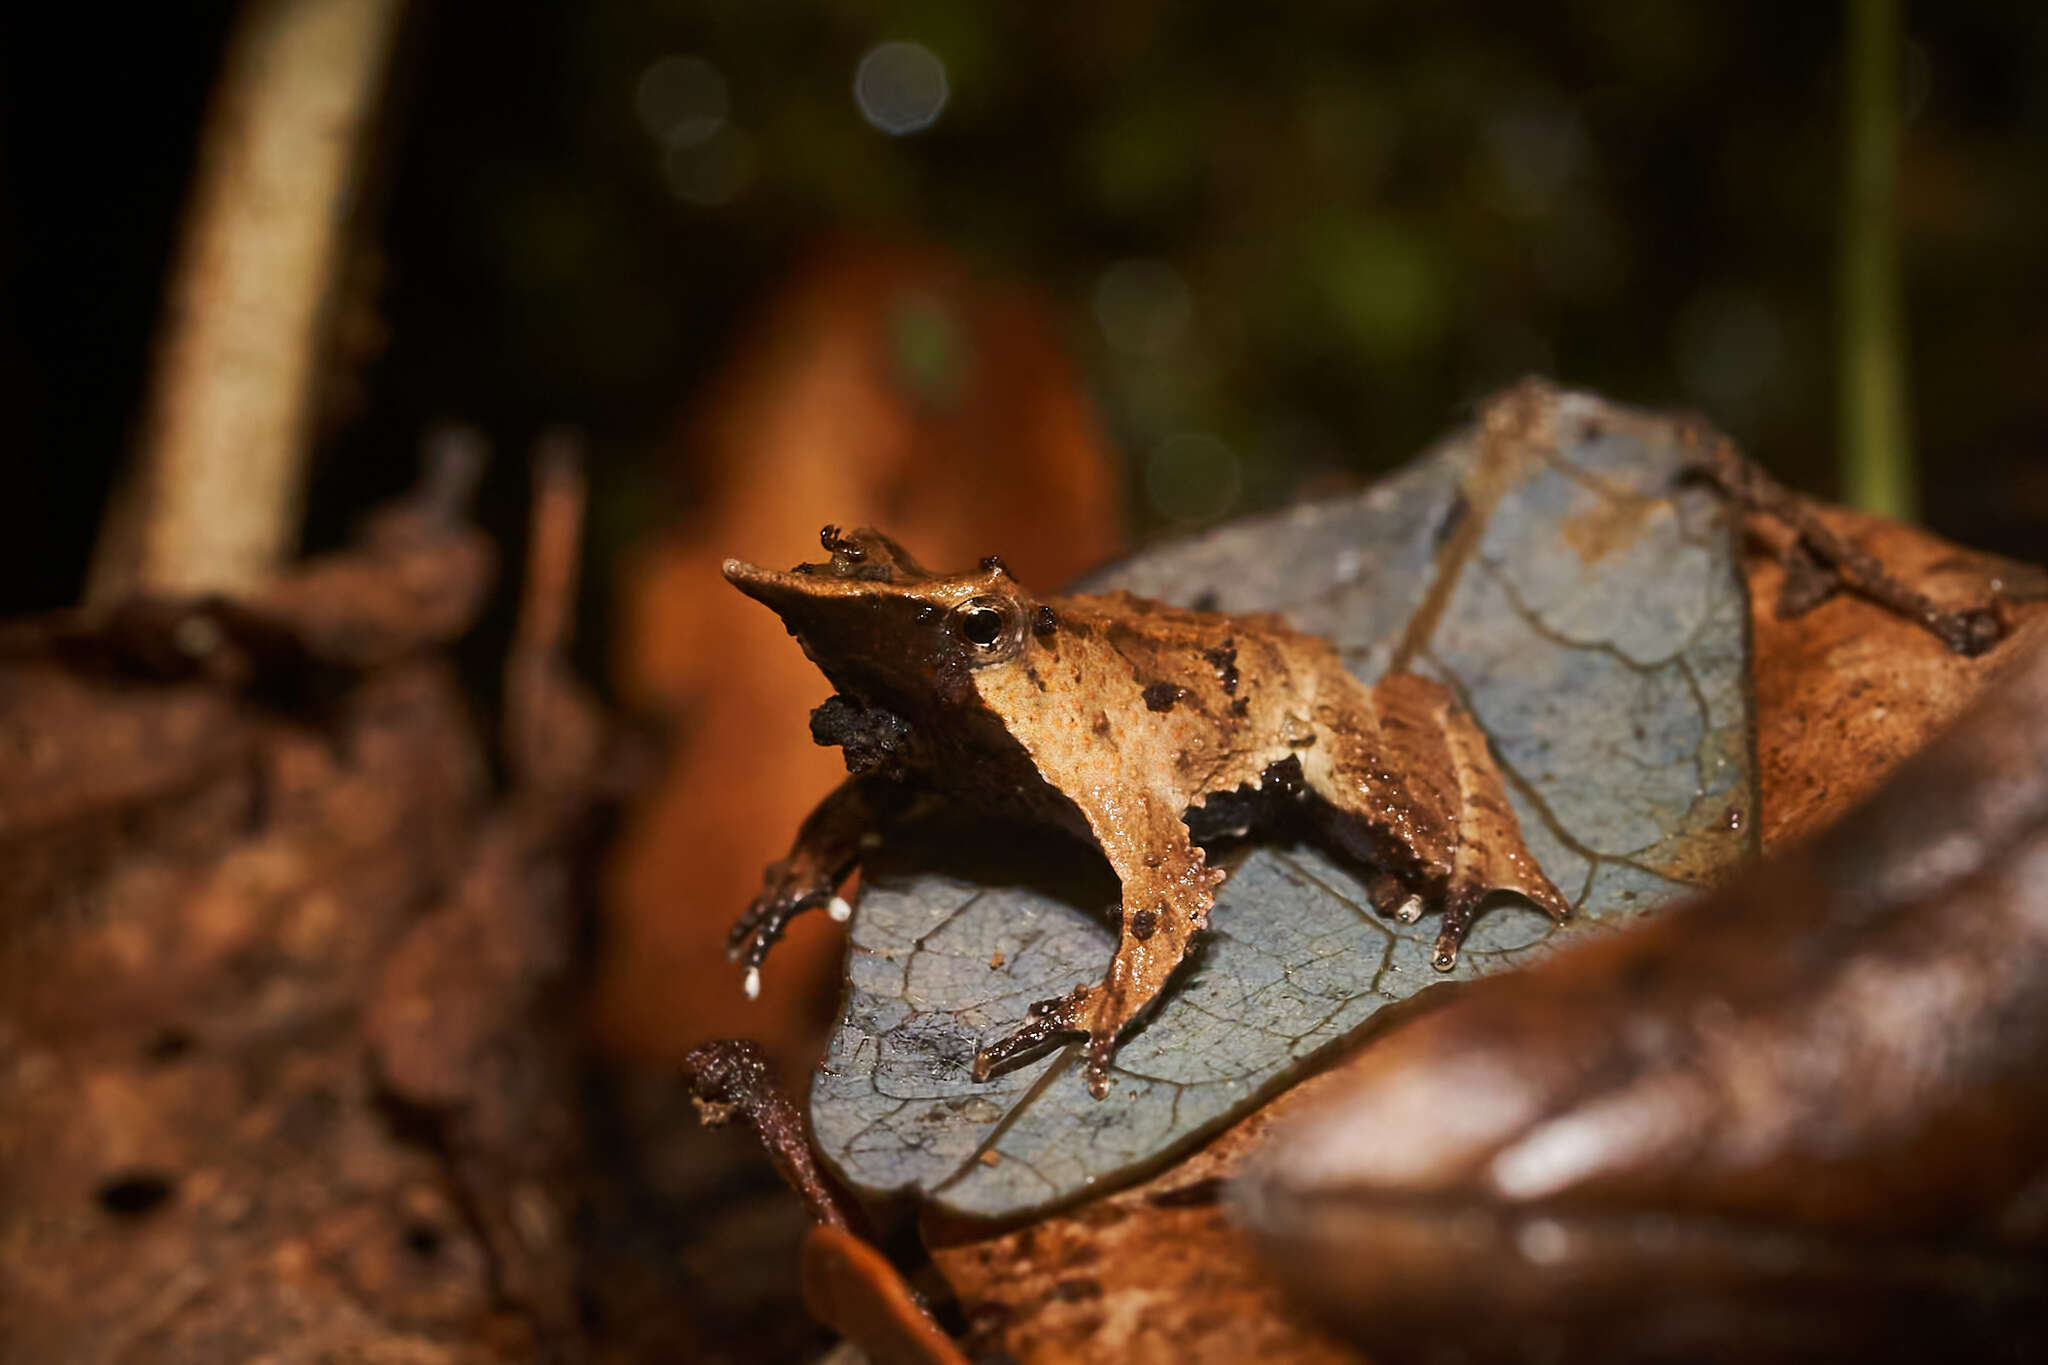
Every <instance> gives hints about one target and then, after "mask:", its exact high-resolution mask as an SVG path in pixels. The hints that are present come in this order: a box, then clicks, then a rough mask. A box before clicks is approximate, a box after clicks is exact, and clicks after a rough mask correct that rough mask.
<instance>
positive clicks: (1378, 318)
mask: <svg viewBox="0 0 2048 1365" xmlns="http://www.w3.org/2000/svg"><path fill="white" fill-rule="evenodd" d="M7 9H8V12H7V14H6V15H5V16H4V17H0V45H4V61H5V76H4V87H0V101H4V103H0V117H4V121H5V140H4V144H0V146H4V152H0V158H4V159H0V205H4V210H0V403H4V407H0V414H4V418H5V420H6V422H7V437H6V439H7V442H8V447H9V449H10V452H11V453H10V455H9V457H8V460H7V468H8V472H9V473H10V475H12V478H11V479H10V480H9V487H8V496H7V497H6V498H5V499H4V507H0V606H4V607H5V608H6V609H8V610H10V611H12V610H19V609H24V608H33V607H48V606H53V605H59V604H64V603H68V602H70V601H72V600H74V599H75V597H76V595H77V592H78V587H79V583H80V581H81V576H82V574H83V571H84V566H85V563H86V558H87V554H88V548H89V545H90V541H91V537H92V534H93V531H94V529H95V525H96V522H97V519H98V517H99V514H100V511H101V507H102V504H103V501H104V498H105V494H106V490H107V487H108V483H109V479H110V476H111V473H112V471H113V469H114V467H115V463H116V461H117V459H118V458H119V457H120V456H121V454H122V452H123V450H124V448H125V446H126V445H127V443H128V442H129V441H130V439H131V437H132V435H133V433H134V430H135V426H136V421H137V413H138V407H139V403H140V399H141V397H142V394H143V387H144V380H145V366H146V362H147V360H148V357H149V346H150V340H151V336H152V333H153V329H154V327H155V325H156V320H157V314H158V309H159V304H160V301H161V298H162V290H163V273H164V269H165V266H166V264H167V261H168V259H169V253H170V251H171V249H172V246H173V244H174V242H175V232H176V226H177V215H178V213H179V210H180V208H181V204H182V200H183V194H184V190H185V187H186V184H187V179H188V176H189V173H190V171H191V164H192V153H193V148H194V141H195V138H196V135H197V131H198V127H199V120H200V117H201V115H202V112H203V110H204V107H205V97H206V93H207V90H208V87H209V83H210V81H211V80H212V78H213V76H214V74H215V71H216V66H217V63H218V61H219V58H220V52H221V47H222V43H223V40H224V38H225V36H226V33H227V30H228V26H229V21H230V19H231V18H232V10H233V7H232V6H230V5H228V4H226V3H222V0H203V2H201V3H187V4H169V5H156V6H135V7H123V8H120V9H118V10H106V9H102V8H100V7H89V6H82V5H70V6H60V5H50V4H45V3H34V4H24V5H16V6H9V7H7ZM1840 26H1841V15H1840V13H1839V7H1838V6H1834V5H1825V4H1823V5H1783V4H1775V3H1767V2H1766V0H1746V2H1745V3H1729V2H1727V0H1714V2H1712V3H1709V2H1708V0H1687V2H1683V3H1681V2H1679V0H1672V2H1670V3H1664V4H1658V5H1641V4H1636V3H1630V0H1574V2H1573V3H1567V4H1560V5H1553V6H1525V5H1521V4H1510V3H1476V4H1461V5H1450V6H1426V7H1418V6H1398V5H1391V4H1356V3H1346V4H1334V5H1284V6H1282V5H1269V6H1253V7H1247V6H1243V5H1234V4H1233V5H1225V4H1218V3H1203V4H1179V5H1172V6H1168V5H1163V4H1159V3H1156V0H1088V3H1082V4H1077V3H1065V2H1064V0H1054V2H1053V3H1046V4H1039V5H1032V6H972V5H957V4H946V3H932V2H931V0H910V2H906V3H843V2H842V3H826V4H812V5H789V4H782V3H764V2H763V0H747V3H734V2H733V0H696V2H694V3H684V2H683V0H589V2H588V3H582V4H574V5H571V4H561V3H534V2H533V0H509V2H508V3H500V4H494V5H488V6H474V5H472V6H464V5H453V4H424V5H421V6H418V7H416V8H415V10H414V12H413V13H412V15H411V18H410V20H409V22H408V29H407V32H406V37H405V40H404V43H403V46H402V52H401V58H400V61H399V63H398V65H397V68H396V71H397V78H396V82H395V85H394V87H393V90H392V95H391V103H390V107H389V111H388V115H387V117H386V128H387V132H386V134H385V137H384V142H383V145H382V149H381V154H380V156H379V157H378V172H377V174H376V175H375V177H374V178H373V182H372V189H373V198H372V201H371V205H370V218H371V222H372V224H373V228H375V230H373V231H372V232H371V233H369V234H367V235H366V236H365V238H364V239H363V241H364V244H363V246H362V248H361V249H359V250H358V252H357V258H356V259H355V260H353V261H352V263H351V273H350V278H351V280H352V281H354V285H353V287H354V289H355V292H356V298H357V303H358V313H359V316H358V318H357V320H356V322H355V324H354V325H353V326H352V328H351V329H350V332H349V336H350V338H351V342H350V345H349V347H348V348H346V353H345V354H344V355H343V357H342V358H341V360H340V362H339V363H338V364H337V366H336V367H335V369H336V372H335V374H334V375H333V376H331V382H330V383H329V384H328V385H327V392H326V394H325V400H324V406H323V428H322V430H323V437H322V442H321V447H320V456H319V461H318V464H317V466H316V470H315V474H314V479H313V485H312V495H311V499H310V507H309V513H308V520H309V528H308V534H309V540H310V542H311V543H314V544H322V543H328V542H331V541H332V540H334V539H335V538H337V537H338V536H339V534H340V532H341V530H342V529H343V528H344V527H345V526H346V524H347V523H348V522H349V521H350V520H351V519H352V518H353V517H354V516H355V515H356V514H357V513H359V512H360V510H361V509H362V508H363V507H364V506H366V505H367V504H368V503H369V502H370V501H371V500H373V499H374V498H376V497H378V496H381V495H383V494H385V493H388V492H389V491H391V490H392V489H395V488H397V487H399V486H401V485H403V484H404V483H406V482H407V481H408V480H409V478H410V475H411V471H412V468H413V461H414V452H415V451H416V449H417V445H418V441H419V438H420V434H421V432H422V431H423V430H425V429H426V428H428V427H429V426H431V425H432V424H434V423H437V422H444V421H449V420H459V421H464V422H471V423H475V424H476V425H478V426H479V427H481V428H482V429H483V430H484V431H485V432H486V433H487V434H488V435H489V436H490V438H491V439H492V441H493V443H494V444H495V445H496V446H497V447H498V448H499V449H500V450H503V451H509V452H523V451H524V450H526V449H527V448H529V446H530V444H531V442H532V440H533V439H534V437H535V436H536V435H537V434H538V433H539V432H541V431H542V430H544V429H546V428H548V427H551V426H555V425H560V424H566V425H568V426H571V427H573V428H576V429H578V430H580V431H582V432H583V433H584V434H585V435H586V436H587V437H588V439H589V442H590V449H591V451H592V456H593V458H594V460H595V461H596V465H597V496H598V520H597V528H596V529H597V533H598V535H599V537H600V543H599V547H598V554H599V556H600V558H602V556H603V553H604V550H605V548H606V546H608V545H616V544H617V543H619V542H620V541H622V540H623V539H624V538H626V537H628V536H630V535H631V534H633V533H634V532H635V531H636V530H637V529H639V528H640V527H642V526H644V525H646V524H648V523H650V522H652V521H656V520H659V519H660V518H662V517H663V516H665V515H666V514H667V511H668V510H669V509H671V508H673V507H675V506H677V505H680V502H681V500H683V499H686V498H687V496H688V492H689V482H688V471H687V470H686V469H681V468H678V467H677V466H678V463H679V462H678V461H677V460H676V459H675V458H674V457H673V456H672V455H671V454H670V453H669V452H670V449H671V446H672V443H673V437H674V435H675V432H676V430H677V423H678V420H679V414H680V413H682V412H683V411H685V410H686V409H687V407H688V404H689V402H690V400H691V397H692V395H693V393H694V392H695V390H696V388H697V386H698V385H699V384H700V383H701V382H702V380H703V378H704V376H705V375H706V374H707V373H709V371H710V369H711V367H712V365H713V364H714V362H715V361H716V360H717V358H718V357H719V356H720V355H721V353H722V350H723V349H724V348H725V347H727V346H728V344H729V343H730V341H731V339H732V337H733V335H734V333H735V329H736V328H737V327H738V326H739V325H740V324H741V322H742V321H743V320H744V319H745V318H746V317H747V316H748V313H749V309H750V307H751V306H752V305H753V304H755V303H756V302H757V301H758V300H760V299H761V298H763V297H764V295H765V293H766V291H767V290H768V289H769V287H770V286H771V284H772V283H773V282H774V281H775V280H776V279H777V278H778V277H779V275H780V274H781V272H782V271H784V270H785V269H786V268H787V267H788V266H789V265H790V264H791V262H793V261H794V260H796V259H798V258H799V257H800V255H801V254H802V253H803V252H804V251H805V250H806V249H807V248H809V247H810V246H812V245H813V244H815V243H816V242H817V241H818V240H819V239H820V237H821V236H823V235H825V234H827V233H831V234H837V235H841V236H845V235H852V236H854V237H857V238H866V239H871V240H876V241H881V242H895V241H901V240H910V241H916V242H921V243H927V244H931V245H934V246H936V247H938V248H941V249H943V250H945V251H947V252H950V253H952V254H953V255H955V256H957V257H959V258H961V259H964V260H965V261H967V262H968V263H969V264H970V265H971V266H973V267H974V268H976V269H979V270H984V271H987V272H989V273H992V274H995V275H999V276H1002V277H1006V278H1008V279H1011V280H1015V281H1022V282H1024V283H1026V284H1027V285H1028V286H1029V287H1031V288H1033V289H1035V290H1037V291H1039V292H1040V293H1041V294H1042V295H1043V296H1044V299H1045V301H1046V303H1047V305H1048V306H1049V308H1050V309H1051V310H1052V313H1053V316H1054V317H1055V318H1056V319H1057V321H1058V323H1059V324H1060V327H1061V330H1062V335H1063V338H1064V341H1065V343H1066V345H1067V347H1068V349H1069V351H1070V353H1071V354H1072V355H1073V357H1074V359H1075V361H1076V363H1077V365H1078V366H1079V368H1080V370H1081V372H1082V373H1083V374H1084V375H1086V376H1087V381H1088V383H1089V385H1090V386H1091V387H1092V389H1093V393H1094V397H1095V400H1096V403H1097V406H1098V408H1099V410H1100V413H1101V415H1102V418H1103V420H1104V422H1105V424H1106V426H1107V428H1108V430H1109V431H1110V433H1111V434H1112V436H1113V438H1114V441H1115V443H1116V445H1117V446H1118V448H1119V449H1120V450H1121V451H1122V452H1123V458H1124V460H1125V466H1126V467H1125V474H1126V479H1127V486H1128V488H1129V490H1130V497H1129V499H1128V501H1127V504H1126V505H1127V507H1128V508H1129V517H1130V519H1131V530H1132V531H1133V533H1134V534H1139V535H1142V534H1148V533H1153V532H1156V531H1158V530H1160V529H1162V528H1164V527H1167V526H1170V525H1178V524H1188V523H1196V522H1200V521H1204V520H1208V519H1212V518H1217V517H1221V516H1225V515H1228V514H1231V513H1233V512H1237V511H1241V510H1246V509H1250V508H1255V507H1259V506H1264V505H1269V504H1271V503H1273V502H1275V501H1278V500H1281V499H1284V498H1286V497H1288V496H1290V495H1293V494H1295V493H1296V492H1298V491H1301V490H1303V489H1313V488H1318V487H1327V486H1329V485H1330V484H1331V483H1333V482H1335V481H1340V480H1343V479H1347V478H1353V477H1359V476H1365V475H1369V474H1371V473H1372V472H1374V471H1377V470H1381V469H1385V468H1387V467H1389V466H1391V465H1393V464H1395V463H1397V462H1399V461H1401V460H1403V459H1405V458H1406V457H1408V456H1410V455H1412V454H1413V453H1415V452H1416V451H1417V450H1418V449H1419V448H1420V447H1421V446H1422V445H1423V444H1424V443H1426V442H1427V441H1428V440H1429V439H1430V438H1431V437H1432V436H1434V435H1435V434H1437V433H1439V432H1441V431H1443V430H1444V429H1445V428H1446V427H1447V426H1449V425H1450V424H1452V423H1453V422H1455V421H1456V420H1458V419H1459V418H1460V416H1461V415H1462V414H1464V413H1465V412H1467V411H1468V410H1469V405H1470V403H1471V400H1473V399H1474V398H1475V397H1477V396H1479V395H1480V394H1482V393H1484V392H1486V391H1488V390H1490V389H1492V388H1494V387H1496V386H1499V385H1501V384H1504V383H1506V382H1508V381H1511V380H1513V379H1515V378H1517V377H1519V376H1521V375H1522V374H1524V373H1527V372H1531V371H1537V372H1543V373H1547V374H1550V375H1552V376H1555V377H1556V378H1558V379H1560V380H1562V381H1564V382H1567V383H1570V384H1573V385H1581V386H1587V387H1591V388H1595V389H1599V390H1601V391H1603V392H1605V393H1607V394H1609V395H1610V396H1613V397H1617V398H1620V399H1624V400H1628V401H1633V402H1638V403H1644V404H1652V405H1674V404H1675V405H1688V406H1696V407H1698V408H1701V409H1703V410H1704V411H1706V412H1707V413H1708V414H1709V415H1711V416H1712V417H1713V418H1714V419H1715V420H1716V421H1717V422H1719V423H1720V424H1721V425H1722V426H1724V427H1725V428H1726V429H1728V430H1729V431H1730V432H1732V433H1733V434H1734V435H1735V436H1736V437H1737V438H1738V439H1739V440H1740V441H1741V442H1742V443H1743V444H1744V445H1745V446H1746V447H1747V448H1748V449H1749V450H1750V451H1751V452H1752V453H1754V454H1756V455H1758V456H1759V457H1761V458H1762V459H1763V460H1764V461H1765V462H1766V463H1767V464H1769V465H1770V466H1772V467H1773V468H1775V469H1776V470H1777V471H1778V472H1779V473H1780V474H1781V475H1783V476H1784V477H1785V478H1787V479H1788V480H1790V481H1792V482H1795V483H1797V484H1799V485H1802V486H1805V487H1809V488H1812V489H1816V490H1819V491H1822V492H1826V491H1828V490H1830V489H1831V487H1832V486H1833V483H1834V464H1833V442H1832V431H1833V427H1834V413H1835V396H1834V387H1833V364H1832V354H1833V345H1834V340H1833V313H1832V308H1833V300H1832V298H1831V294H1832V278H1833V276H1832V271H1833V262H1834V241H1835V237H1836V230H1837V221H1836V217H1837V207H1836V206H1837V190H1838V185H1839V183H1840V180H1841V154H1840V147H1841V141H1842V129H1841V115H1840V105H1841V69H1840V67H1841V63H1840V48H1841V41H1840V40H1841V32H1840ZM1908 28H1909V30H1910V37H1911V41H1910V46H1909V49H1908V52H1907V54H1906V71H1905V87H1906V111H1905V120H1906V121H1905V135H1904V154H1903V167H1902V181H1901V184H1902V204H1901V208H1902V224H1901V228H1902V235H1903V244H1904V260H1905V273H1906V294H1907V315H1908V322H1909V327H1910V338H1911V355H1910V379H1911V404H1912V413H1913V417H1914V431H1915V438H1916V445H1917V448H1918V450H1919V452H1920V456H1921V462H1922V480H1923V497H1924V506H1925V509H1926V515H1927V519H1928V520H1929V521H1931V523H1932V524H1933V525H1934V526H1935V527H1936V528H1937V529H1939V530H1941V531H1942V532H1944V533H1945V534H1948V535H1950V536H1952V537H1954V538H1957V539H1959V540H1963V541H1966V542H1970V543H1973V544H1977V545H1981V546H1984V547H1986V548H1993V549H2001V550H2004V551H2006V552H2009V553H2014V554H2019V555H2028V556H2032V557H2039V556H2040V555H2041V553H2042V549H2043V546H2044V545H2048V461H2044V460H2043V458H2042V457H2041V454H2040V444H2041V438H2042V436H2043V434H2044V430H2048V386H2044V385H2043V384H2042V383H2041V382H2040V379H2041V376H2042V374H2043V372H2044V369H2048V323H2044V321H2043V319H2044V316H2048V308H2044V305H2048V177H2044V176H2043V175H2042V174H2041V167H2042V165H2043V156H2044V152H2048V81H2044V80H2043V78H2042V75H2041V73H2042V72H2044V71H2048V11H2044V10H2043V9H2042V8H2041V7H2040V6H2039V5H2036V4H2032V3H2027V2H2026V0H1977V2H1976V3H1962V4H1948V5H1934V4H1917V5H1913V6H1911V7H1910V8H1909V11H1908ZM912 323H913V324H914V323H915V319H913V320H912ZM956 340H957V339H956V338H952V337H950V336H949V335H948V333H947V331H946V329H945V327H944V325H943V319H940V320H939V321H938V322H937V323H934V324H933V325H931V326H929V327H926V328H924V329H923V330H922V331H920V330H919V329H918V328H917V327H916V326H915V325H908V328H907V330H906V332H905V335H904V336H903V337H902V338H901V345H902V346H903V347H904V348H905V349H906V350H907V352H908V353H910V355H911V358H912V359H913V360H915V359H916V358H917V357H918V356H919V355H927V356H928V357H931V358H932V363H934V364H939V365H943V362H944V351H945V348H946V347H947V346H948V345H949V344H954V342H955V341H956ZM973 453H974V452H971V451H966V452H962V454H963V456H965V457H972V455H973ZM494 478H495V482H494V485H493V487H494V488H497V489H498V490H499V492H498V493H497V494H496V497H497V500H498V503H500V504H503V505H509V504H510V503H511V502H512V501H514V500H515V499H514V498H513V497H512V496H511V495H509V494H507V493H505V492H504V490H506V489H515V490H516V488H517V487H518V485H519V484H520V483H521V482H522V479H521V477H520V475H519V472H518V461H517V460H516V459H515V460H511V461H504V462H501V466H500V469H499V471H498V473H497V475H495V476H494Z"/></svg>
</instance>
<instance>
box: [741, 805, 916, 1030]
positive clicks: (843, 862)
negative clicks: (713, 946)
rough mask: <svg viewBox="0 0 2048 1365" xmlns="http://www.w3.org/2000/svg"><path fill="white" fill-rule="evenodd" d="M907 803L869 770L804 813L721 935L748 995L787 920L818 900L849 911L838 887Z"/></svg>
mask: <svg viewBox="0 0 2048 1365" xmlns="http://www.w3.org/2000/svg"><path fill="white" fill-rule="evenodd" d="M908 804H909V800H908V797H907V795H906V793H905V792H904V791H903V789H902V787H901V786H900V785H899V784H897V783H896V782H894V781H891V780H890V779H888V778H885V777H882V776H880V775H878V774H874V773H868V774H864V775H862V776H859V777H850V778H848V779H847V780H846V781H844V782H842V783H840V784H839V785H838V786H837V787H834V788H833V789H832V791H831V793H830V794H829V795H827V796H826V797H825V799H824V800H823V801H820V802H819V803H818V804H817V806H816V807H815V808H814V809H813V810H812V811H811V813H810V814H809V815H807V816H805V817H804V822H803V824H802V825H800V826H798V828H797V832H796V841H795V843H794V844H792V845H791V847H790V850H789V856H788V857H786V858H783V859H780V860H779V861H776V862H773V863H770V864H769V865H768V870H767V871H766V872H764V873H763V874H762V877H761V894H760V895H758V896H756V897H754V903H753V904H752V905H750V906H748V907H747V909H746V913H744V914H742V915H741V916H740V917H739V919H738V920H737V921H735V922H734V924H733V926H732V931H731V932H730V933H728V934H727V935H726V938H725V955H726V956H727V957H728V958H731V959H732V960H733V961H735V962H740V963H743V964H745V966H746V972H747V974H746V978H745V985H746V992H747V998H748V999H750V1000H751V999H753V998H755V997H756V996H758V995H760V993H761V964H762V962H764V961H765V960H766V959H767V957H768V950H769V949H770V948H772V947H774V946H775V941H776V940H777V939H779V938H781V937H782V934H783V931H784V930H785V929H787V928H788V927H789V922H790V921H791V920H792V919H794V918H796V917H797V916H798V915H800V914H802V913H803V912H804V911H806V910H809V909H811V908H812V907H814V906H819V905H822V906H825V907H827V909H828V912H829V913H830V914H831V916H832V918H833V919H835V920H839V921H841V922H844V921H845V920H846V919H847V918H848V917H849V916H851V915H852V913H853V910H852V908H851V907H850V906H848V905H847V903H846V902H845V901H844V900H842V899H840V896H839V887H840V885H841V884H842V883H843V882H845V880H846V879H847V878H848V877H850V876H852V875H853V869H854V868H855V867H856V866H858V865H859V863H860V860H861V857H862V855H864V854H865V853H867V852H868V850H869V849H871V848H873V847H875V845H877V844H879V843H880V842H881V835H882V831H883V830H884V829H886V828H887V827H888V826H889V825H890V824H891V823H893V822H894V821H895V820H897V819H898V818H900V817H901V815H902V813H903V811H904V809H905V808H906V807H907V806H908Z"/></svg>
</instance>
